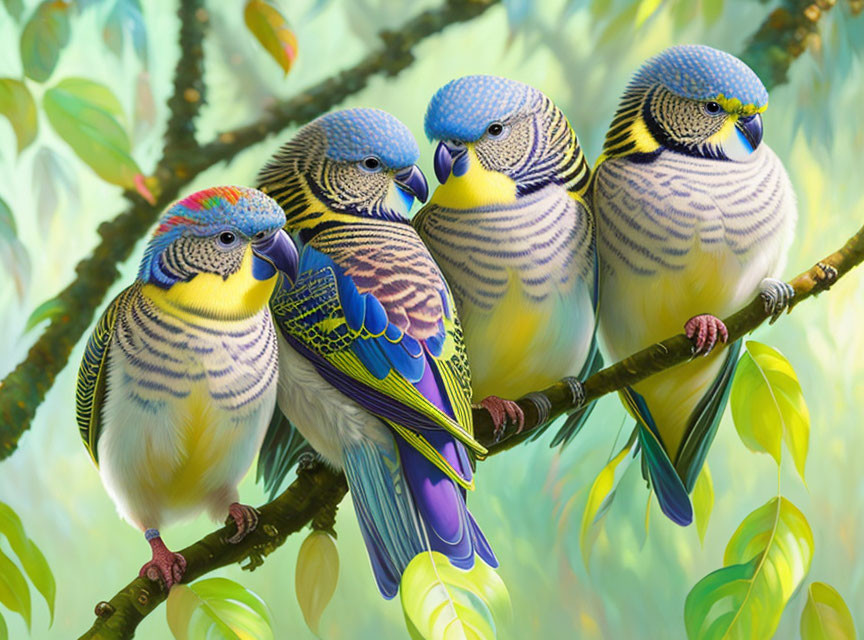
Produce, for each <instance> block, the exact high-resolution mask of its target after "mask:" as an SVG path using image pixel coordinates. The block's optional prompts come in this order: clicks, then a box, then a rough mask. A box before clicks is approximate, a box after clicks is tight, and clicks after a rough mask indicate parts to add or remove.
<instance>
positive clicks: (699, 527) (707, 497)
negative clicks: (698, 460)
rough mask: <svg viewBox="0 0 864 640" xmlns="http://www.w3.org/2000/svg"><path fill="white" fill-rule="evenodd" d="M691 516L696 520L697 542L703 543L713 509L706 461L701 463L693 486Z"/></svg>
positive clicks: (712, 491) (709, 471)
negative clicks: (700, 468)
mask: <svg viewBox="0 0 864 640" xmlns="http://www.w3.org/2000/svg"><path fill="white" fill-rule="evenodd" d="M691 500H692V501H693V516H694V518H695V520H696V532H697V533H698V534H699V543H700V544H705V532H706V531H708V521H709V520H710V519H711V512H712V511H713V510H714V481H713V480H712V479H711V470H710V469H709V468H708V463H707V462H706V463H705V464H703V465H702V471H701V472H700V473H699V477H698V478H696V484H695V485H694V486H693V495H692V496H691Z"/></svg>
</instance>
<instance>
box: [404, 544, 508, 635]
mask: <svg viewBox="0 0 864 640" xmlns="http://www.w3.org/2000/svg"><path fill="white" fill-rule="evenodd" d="M399 595H400V598H401V600H402V611H403V613H404V614H405V620H406V623H407V625H408V630H409V633H410V635H411V637H412V638H414V639H415V640H417V639H422V640H494V638H496V628H497V626H496V625H501V624H502V623H504V622H505V621H507V620H508V619H509V616H510V595H509V594H508V593H507V587H505V586H504V582H503V581H502V580H501V578H500V576H499V575H498V574H497V573H496V572H495V571H494V570H493V569H492V568H491V567H489V566H488V565H487V564H486V563H484V562H483V561H482V560H481V559H480V558H479V557H475V558H474V567H473V568H471V569H470V570H467V571H466V570H464V569H457V568H456V567H454V566H453V565H451V564H450V561H449V560H448V559H447V557H446V556H445V555H444V554H442V553H439V552H437V551H430V552H428V553H421V554H418V555H417V556H415V557H414V559H413V560H411V562H410V563H409V564H408V566H407V567H406V568H405V572H404V573H403V574H402V581H401V583H400V584H399Z"/></svg>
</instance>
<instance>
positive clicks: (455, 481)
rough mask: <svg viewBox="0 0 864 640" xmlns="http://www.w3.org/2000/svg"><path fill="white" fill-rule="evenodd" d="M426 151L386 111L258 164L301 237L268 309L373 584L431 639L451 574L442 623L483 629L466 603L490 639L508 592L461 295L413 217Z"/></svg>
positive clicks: (285, 366) (265, 187) (349, 113)
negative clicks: (482, 510)
mask: <svg viewBox="0 0 864 640" xmlns="http://www.w3.org/2000/svg"><path fill="white" fill-rule="evenodd" d="M418 155H419V151H418V148H417V143H416V141H415V140H414V137H413V136H412V135H411V132H410V131H409V130H408V128H407V127H406V126H405V125H404V124H402V123H401V122H400V121H399V120H397V119H396V118H395V117H393V116H392V115H390V114H388V113H386V112H384V111H381V110H378V109H367V108H359V109H347V110H342V111H336V112H334V113H330V114H327V115H324V116H321V117H320V118H318V119H316V120H314V121H312V122H311V123H309V124H307V125H306V126H304V127H303V128H302V129H300V131H299V132H298V133H297V134H296V136H295V137H294V138H292V139H291V140H290V141H288V142H287V143H286V144H285V145H284V146H283V147H282V148H281V149H279V151H278V152H277V153H276V154H275V155H274V156H273V158H271V160H270V161H269V163H268V164H267V165H266V166H265V167H264V168H263V169H262V170H261V172H260V174H259V176H258V186H259V188H260V189H261V190H262V191H264V192H265V193H268V194H269V195H271V196H272V197H273V198H275V199H276V200H277V201H278V202H279V204H281V205H282V207H283V209H284V210H285V214H286V217H287V225H286V227H285V228H286V229H287V230H288V231H289V232H290V233H292V234H293V235H295V236H298V237H299V238H300V239H301V240H302V244H303V247H302V250H301V254H300V266H299V272H298V276H297V279H296V281H294V282H293V283H292V282H289V281H288V280H287V279H286V280H284V281H283V286H281V287H279V288H277V292H276V294H275V295H274V298H273V300H272V303H271V308H272V311H273V315H274V318H275V320H276V324H277V328H278V331H279V360H280V366H279V394H278V402H279V407H280V408H281V410H282V411H283V412H284V414H285V415H286V416H287V418H288V419H289V420H290V421H291V423H292V424H293V425H294V426H295V427H296V428H297V429H298V430H299V431H300V433H301V434H302V435H303V436H304V437H305V438H306V439H307V440H308V441H309V443H310V444H311V445H312V447H313V448H314V449H315V450H316V451H317V452H318V454H319V456H320V458H321V459H323V461H324V462H326V463H327V464H329V465H330V466H332V467H333V468H335V469H342V470H344V472H345V475H346V477H347V479H348V485H349V487H350V493H351V497H352V499H353V502H354V510H355V513H356V515H357V520H358V522H359V524H360V529H361V531H362V534H363V538H364V540H365V543H366V548H367V550H368V554H369V559H370V561H371V564H372V570H373V572H374V575H375V580H376V582H377V584H378V588H379V590H380V591H381V593H382V595H383V596H384V597H385V598H392V597H394V596H395V595H396V593H397V592H399V593H400V595H401V602H402V605H403V610H404V612H405V615H406V620H407V621H408V624H409V628H411V629H412V630H413V631H417V632H418V633H419V634H420V636H421V637H432V636H431V635H430V633H431V631H430V632H429V633H426V632H423V628H424V625H426V624H427V622H428V621H427V620H423V619H420V618H423V617H424V616H420V617H419V618H418V615H417V611H418V607H417V603H418V598H420V599H421V601H422V598H423V597H425V596H423V594H424V593H427V592H426V590H425V589H426V586H427V585H428V583H429V581H430V580H432V581H435V582H437V581H443V582H445V583H448V576H452V575H453V572H454V571H457V572H458V575H459V578H458V581H457V582H453V581H452V580H449V586H448V587H447V588H448V590H451V591H452V590H453V589H455V591H452V593H457V592H459V593H464V592H465V591H466V590H467V593H465V594H464V595H463V596H460V598H459V600H460V602H459V606H450V605H448V606H447V607H446V611H447V612H449V613H448V615H449V616H451V617H452V619H450V620H449V622H448V623H447V628H451V626H452V625H457V626H458V625H463V626H464V625H466V624H474V623H473V622H470V621H469V620H467V619H463V618H460V615H461V614H459V613H458V611H463V610H464V609H462V607H463V606H464V607H467V609H469V610H471V611H474V612H478V611H479V612H480V614H481V615H480V616H479V617H476V618H474V617H472V618H471V620H481V619H482V620H485V621H486V622H484V623H483V624H484V625H486V626H484V627H483V629H482V633H481V632H480V631H476V630H475V631H476V632H477V634H478V637H484V638H486V637H494V635H495V626H494V625H495V624H496V623H495V618H494V612H495V611H496V610H498V609H499V607H500V605H501V603H502V602H506V603H508V606H509V596H508V595H507V591H506V588H505V586H504V584H503V582H502V581H501V579H500V577H499V576H498V575H497V573H496V572H495V571H494V570H493V569H494V568H495V567H497V566H498V561H497V560H496V558H495V555H494V554H493V552H492V549H491V547H490V545H489V543H488V541H487V540H486V537H485V536H484V535H483V533H482V531H481V530H480V527H479V526H478V525H477V523H476V522H475V520H474V518H473V516H472V515H471V514H470V512H469V511H468V509H467V507H466V502H465V500H466V493H467V491H468V490H470V489H473V488H474V477H473V476H474V470H473V464H474V459H475V458H481V457H483V456H484V455H485V454H486V449H485V448H484V447H483V446H482V445H480V444H479V443H478V442H476V441H475V440H474V438H473V437H472V431H473V426H472V413H471V381H470V373H469V370H468V363H467V359H466V357H465V351H464V346H463V342H462V335H461V329H460V327H459V321H458V318H457V314H456V307H455V305H454V303H453V298H452V296H451V293H450V290H449V288H448V286H447V283H446V282H445V280H444V278H443V276H442V275H441V272H440V271H439V269H438V267H437V265H436V264H435V262H434V260H433V259H432V257H431V256H430V255H429V253H428V251H427V249H426V247H425V246H424V245H423V243H422V241H421V240H420V238H419V237H418V236H417V233H416V232H415V231H414V229H413V228H412V227H411V225H410V224H409V222H408V220H407V215H408V211H409V208H410V206H411V204H412V203H413V201H414V199H415V198H416V199H419V200H420V201H424V200H425V199H426V196H427V183H426V180H425V178H424V176H423V173H422V172H421V171H420V169H419V168H418V167H417V166H416V164H415V163H416V162H417V159H418ZM490 613H491V615H490ZM475 615H476V613H472V614H471V616H475ZM434 637H440V636H437V635H435V636H434ZM472 637H473V636H472Z"/></svg>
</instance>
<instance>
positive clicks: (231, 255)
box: [138, 187, 296, 289]
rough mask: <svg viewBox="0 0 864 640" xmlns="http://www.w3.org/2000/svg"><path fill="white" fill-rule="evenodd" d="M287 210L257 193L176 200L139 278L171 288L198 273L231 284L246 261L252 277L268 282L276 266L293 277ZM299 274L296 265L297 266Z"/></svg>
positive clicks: (217, 191) (221, 191) (229, 191)
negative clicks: (287, 234) (229, 281)
mask: <svg viewBox="0 0 864 640" xmlns="http://www.w3.org/2000/svg"><path fill="white" fill-rule="evenodd" d="M284 224H285V214H284V213H283V212H282V208H281V207H280V206H279V205H278V204H277V203H276V202H275V201H274V200H273V199H272V198H269V197H268V196H266V195H265V194H263V193H261V192H260V191H258V190H256V189H251V188H248V187H213V188H211V189H205V190H203V191H199V192H197V193H193V194H192V195H190V196H188V197H186V198H184V199H182V200H179V201H177V202H175V203H174V204H173V205H172V206H171V207H169V208H168V210H167V211H166V212H165V213H164V214H163V215H162V217H161V218H160V219H159V224H158V226H157V227H156V230H155V231H154V232H153V235H152V236H151V238H150V241H149V243H148V244H147V248H146V249H145V251H144V257H143V259H142V260H141V266H140V268H139V270H138V279H139V280H141V281H142V282H144V283H147V284H154V285H157V286H159V287H161V288H163V289H168V288H170V287H172V286H173V285H175V284H177V283H178V282H189V281H191V280H192V279H193V278H194V277H195V276H197V275H199V274H212V275H216V276H220V277H221V278H222V279H223V280H227V279H228V278H229V277H230V276H232V275H233V274H235V273H237V272H238V271H239V270H240V269H241V266H242V264H243V261H244V258H246V257H247V253H250V252H249V251H248V250H249V249H250V248H251V250H252V251H251V253H250V255H249V258H250V259H251V262H250V268H251V269H252V275H253V276H254V278H255V279H257V280H269V279H270V278H271V277H272V276H273V275H274V274H275V270H274V265H275V266H278V267H280V268H282V269H283V270H286V272H288V273H289V275H290V273H291V271H292V267H291V263H292V261H293V262H295V263H296V249H295V248H294V246H293V243H291V244H290V245H286V244H285V242H286V240H287V242H288V243H290V239H289V238H287V236H285V235H284V233H283V232H281V231H280V229H281V228H282V226H283V225H284ZM293 271H296V267H294V268H293Z"/></svg>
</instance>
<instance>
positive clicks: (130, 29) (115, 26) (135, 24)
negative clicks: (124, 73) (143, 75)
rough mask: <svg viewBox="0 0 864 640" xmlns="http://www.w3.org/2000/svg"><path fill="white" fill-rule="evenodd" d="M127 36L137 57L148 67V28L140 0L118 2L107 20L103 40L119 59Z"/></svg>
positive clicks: (119, 0)
mask: <svg viewBox="0 0 864 640" xmlns="http://www.w3.org/2000/svg"><path fill="white" fill-rule="evenodd" d="M127 35H128V37H129V39H130V40H131V41H132V47H133V49H134V50H135V55H136V56H138V59H139V60H140V61H141V64H142V65H144V66H145V67H146V66H147V27H146V25H145V24H144V16H143V15H142V12H141V3H140V2H139V0H117V2H116V3H114V8H113V9H112V10H111V13H109V14H108V17H107V18H106V19H105V26H104V27H103V28H102V39H103V40H104V41H105V44H106V45H107V47H108V49H109V50H110V51H111V52H112V53H113V54H114V55H116V56H117V57H118V58H119V57H122V56H123V44H124V41H125V38H126V36H127Z"/></svg>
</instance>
